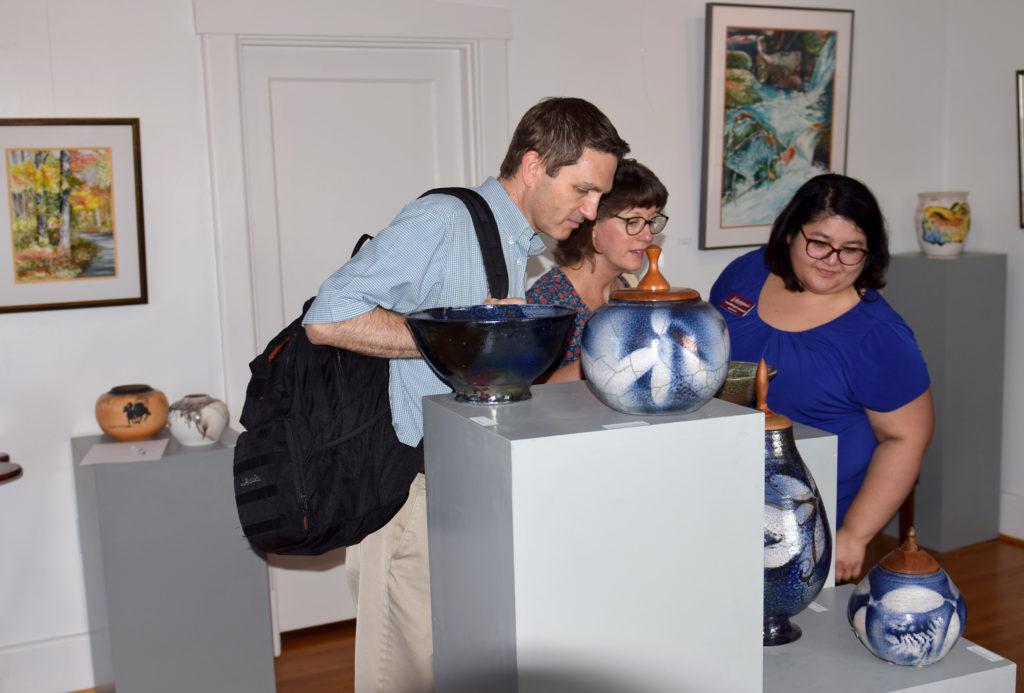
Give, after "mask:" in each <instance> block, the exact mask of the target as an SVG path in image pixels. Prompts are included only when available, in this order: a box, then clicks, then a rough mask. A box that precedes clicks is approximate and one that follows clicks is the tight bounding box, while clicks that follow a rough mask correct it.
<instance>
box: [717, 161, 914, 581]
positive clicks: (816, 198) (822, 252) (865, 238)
mask: <svg viewBox="0 0 1024 693" xmlns="http://www.w3.org/2000/svg"><path fill="white" fill-rule="evenodd" d="M887 245H888V241H887V238H886V231H885V222H884V220H883V218H882V213H881V210H879V208H878V203H877V202H876V201H875V198H874V195H872V194H871V191H870V190H868V189H867V187H865V186H864V185H863V184H862V183H860V182H859V181H856V180H854V179H852V178H848V177H846V176H841V175H836V174H826V175H821V176H817V177H815V178H812V179H811V180H809V181H808V182H807V183H805V184H804V185H803V186H802V187H801V188H800V189H799V190H798V191H797V192H796V195H795V196H794V197H793V199H792V200H791V201H790V202H789V204H788V205H786V207H785V209H783V210H782V212H781V213H780V214H779V216H778V218H777V219H776V220H775V224H774V226H773V227H772V232H771V236H770V237H769V239H768V244H767V246H765V247H763V248H759V249H758V250H755V251H753V252H750V253H747V254H746V255H743V256H741V257H740V258H738V259H736V260H734V261H733V262H732V263H730V264H729V265H728V266H727V267H726V268H725V270H724V271H723V272H722V274H721V275H720V276H719V278H718V280H717V281H716V282H715V284H714V286H713V287H712V289H711V302H712V304H713V305H715V306H716V307H717V308H718V309H719V310H720V311H721V313H722V315H723V316H724V317H725V319H726V322H727V323H728V325H729V334H730V338H731V342H732V358H733V359H734V360H737V361H757V360H758V359H760V358H761V357H762V356H763V357H764V358H765V360H766V361H767V362H768V363H769V364H771V365H773V366H775V367H776V368H778V375H777V376H776V377H775V379H774V380H773V381H772V384H771V387H770V388H769V392H768V405H769V406H770V407H771V408H772V409H773V410H775V411H777V412H779V413H782V414H785V415H786V416H788V417H790V418H791V419H793V420H794V421H799V422H801V423H804V424H807V425H809V426H814V427H816V428H820V429H824V430H826V431H829V432H831V433H835V434H836V435H837V436H838V438H839V460H838V464H839V469H838V482H839V487H838V509H837V514H838V517H837V518H834V520H835V526H836V527H837V528H838V529H837V531H836V542H835V544H836V579H837V580H854V579H856V578H857V577H858V576H859V575H860V573H861V569H862V567H863V566H862V563H863V561H864V551H865V548H866V546H867V544H868V542H869V541H871V539H872V538H873V537H874V536H875V534H877V533H878V531H879V530H881V529H882V527H884V526H885V524H886V523H887V522H888V521H889V518H891V517H892V516H893V514H894V513H895V512H896V510H897V509H898V508H899V506H900V504H901V503H902V502H903V500H904V499H905V498H906V496H907V494H909V493H910V490H911V489H912V488H913V486H914V482H915V480H916V479H917V475H918V471H919V469H920V467H921V460H922V458H923V456H924V452H925V449H926V448H927V446H928V443H929V441H930V440H931V435H932V428H933V415H932V397H931V390H930V388H929V385H930V381H929V378H928V369H927V367H926V365H925V362H924V358H923V357H922V355H921V351H920V349H919V348H918V346H917V342H916V341H915V339H914V334H913V332H912V331H911V330H910V328H909V327H908V326H907V324H906V323H905V322H904V321H903V319H902V318H900V316H899V315H898V314H897V313H896V312H895V311H894V310H893V309H892V308H891V307H890V306H889V304H888V303H886V302H885V299H883V298H882V297H881V295H880V294H879V293H878V289H880V288H882V287H883V286H884V285H885V279H884V277H885V270H886V267H887V266H888V263H889V251H888V247H887Z"/></svg>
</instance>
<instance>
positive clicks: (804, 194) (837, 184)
mask: <svg viewBox="0 0 1024 693" xmlns="http://www.w3.org/2000/svg"><path fill="white" fill-rule="evenodd" d="M832 216H838V217H843V218H844V219H847V220H848V221H851V222H853V223H854V224H855V225H856V226H857V228H858V229H860V230H861V231H862V232H863V233H864V236H865V237H866V238H867V242H868V247H867V251H868V254H867V258H866V259H865V260H864V267H863V268H862V269H861V272H860V275H859V276H858V277H857V280H856V281H854V283H853V286H854V288H855V289H856V290H857V291H858V292H859V293H860V294H862V295H863V293H864V291H865V290H866V289H881V288H882V287H883V286H885V270H886V269H887V268H888V266H889V239H888V235H887V234H886V231H885V219H884V218H883V217H882V210H881V209H879V207H878V201H877V200H875V196H874V195H872V194H871V191H870V190H868V187H867V186H866V185H864V184H863V183H861V182H860V181H859V180H856V179H854V178H850V177H848V176H842V175H839V174H838V173H826V174H823V175H820V176H815V177H814V178H811V179H810V180H809V181H807V182H806V183H804V184H803V185H802V186H800V189H799V190H797V191H796V194H795V195H793V199H792V200H790V201H789V204H787V205H786V207H785V208H784V209H783V210H782V211H781V212H780V213H779V216H778V217H776V219H775V223H774V224H773V225H772V233H771V236H769V238H768V246H767V247H766V248H765V262H766V263H767V264H768V269H770V270H771V271H772V272H773V273H774V274H777V275H778V276H780V277H782V280H783V282H785V284H786V288H787V289H789V290H790V291H803V290H804V288H803V287H802V286H801V285H800V281H799V280H798V279H797V277H796V274H795V273H794V272H793V265H792V263H791V262H790V260H789V244H790V243H791V242H793V241H798V242H799V241H800V240H802V239H797V234H799V233H800V230H801V229H803V227H804V226H805V225H807V224H809V223H812V222H815V221H819V220H821V219H825V218H827V217H832Z"/></svg>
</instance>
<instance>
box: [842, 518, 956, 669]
mask: <svg viewBox="0 0 1024 693" xmlns="http://www.w3.org/2000/svg"><path fill="white" fill-rule="evenodd" d="M898 552H900V553H902V554H910V555H911V556H912V557H914V561H915V562H916V563H917V565H916V566H914V565H911V567H910V568H907V567H905V566H904V565H903V563H901V562H900V561H903V558H902V557H899V556H898V558H899V560H898V561H893V560H892V557H893V556H894V554H898ZM915 554H917V556H914V555H915ZM920 554H923V555H924V556H926V557H927V558H928V559H930V562H929V561H926V560H924V559H923V558H921V556H920ZM911 570H913V571H914V572H910V571H911ZM921 571H923V572H921ZM846 616H847V618H848V619H849V621H850V626H851V627H852V628H853V632H854V633H856V635H857V638H858V639H859V640H860V641H861V643H863V644H864V646H865V647H866V648H868V650H869V651H870V652H871V653H872V654H874V655H875V656H876V657H879V658H880V659H884V660H885V661H887V662H892V663H893V664H902V665H905V666H925V665H928V664H934V663H935V662H937V661H939V660H940V659H942V658H943V657H945V656H946V655H947V654H948V653H949V651H950V650H951V649H953V646H954V645H955V644H956V642H957V640H959V639H960V634H961V633H962V632H963V630H964V628H965V627H966V625H967V604H966V602H965V601H964V598H963V595H962V594H960V590H958V589H957V588H956V585H954V584H953V581H952V580H951V579H950V577H949V575H948V574H947V573H946V571H945V570H943V569H942V568H941V567H940V566H939V564H938V563H937V562H936V561H935V560H934V559H932V558H931V556H928V554H927V553H925V552H923V551H920V549H918V547H917V543H916V541H915V539H914V537H913V535H911V536H910V538H909V539H907V541H906V542H905V543H904V544H903V546H902V547H900V548H898V549H896V550H895V551H893V553H891V554H889V556H887V557H886V558H884V559H882V561H880V562H879V563H878V565H876V566H875V567H874V568H872V569H871V570H870V571H869V572H868V574H867V575H866V576H864V579H862V580H861V581H860V583H858V585H857V587H856V588H855V589H854V591H853V594H852V595H851V596H850V601H849V603H848V604H847V608H846Z"/></svg>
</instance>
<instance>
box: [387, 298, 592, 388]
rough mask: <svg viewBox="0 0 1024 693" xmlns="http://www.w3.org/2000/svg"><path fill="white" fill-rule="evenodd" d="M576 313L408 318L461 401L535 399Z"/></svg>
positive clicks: (543, 310) (454, 311) (519, 310)
mask: <svg viewBox="0 0 1024 693" xmlns="http://www.w3.org/2000/svg"><path fill="white" fill-rule="evenodd" d="M575 317H576V311H574V310H572V309H571V308H563V307H562V306H549V305H539V304H517V305H485V306H466V307H464V308H432V309H430V310H421V311H417V312H415V313H410V314H409V315H406V316H405V319H406V320H407V321H408V322H409V327H410V329H411V330H412V336H413V339H414V340H416V346H418V347H419V349H420V353H421V354H423V358H424V359H425V360H426V362H427V363H428V364H429V365H430V367H431V368H432V369H433V370H434V372H435V373H436V374H437V377H438V378H440V379H441V380H443V381H445V382H446V383H448V385H449V386H450V387H451V388H452V390H454V391H455V399H457V400H459V401H461V402H477V403H482V404H495V403H499V402H518V401H521V400H525V399H529V398H530V384H531V383H532V382H533V381H534V380H535V379H536V378H537V376H539V375H540V374H541V373H543V372H544V371H546V370H547V369H548V368H549V367H550V366H551V365H552V364H553V363H554V362H555V359H556V358H558V357H559V356H561V355H562V353H563V352H564V350H565V345H566V337H568V335H569V331H570V330H571V329H572V324H573V320H574V318H575Z"/></svg>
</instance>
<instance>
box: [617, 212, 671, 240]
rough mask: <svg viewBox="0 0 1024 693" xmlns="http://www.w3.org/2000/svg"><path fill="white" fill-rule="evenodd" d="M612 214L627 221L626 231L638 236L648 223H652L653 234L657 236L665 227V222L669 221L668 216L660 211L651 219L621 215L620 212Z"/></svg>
mask: <svg viewBox="0 0 1024 693" xmlns="http://www.w3.org/2000/svg"><path fill="white" fill-rule="evenodd" d="M612 216H613V217H615V218H616V219H622V220H623V221H624V222H626V233H628V234H629V235H630V236H636V235H637V234H639V233H640V232H641V231H643V230H644V227H645V226H647V225H648V224H650V225H651V235H652V236H657V235H658V234H659V233H661V232H662V230H663V229H664V228H665V224H667V223H668V217H667V216H665V215H664V214H662V213H661V212H658V213H657V214H655V215H654V216H653V217H651V218H650V219H644V218H643V217H620V216H619V215H618V214H613V215H612Z"/></svg>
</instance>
